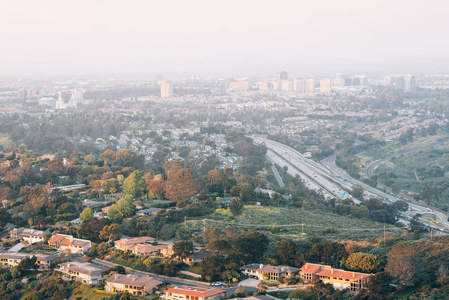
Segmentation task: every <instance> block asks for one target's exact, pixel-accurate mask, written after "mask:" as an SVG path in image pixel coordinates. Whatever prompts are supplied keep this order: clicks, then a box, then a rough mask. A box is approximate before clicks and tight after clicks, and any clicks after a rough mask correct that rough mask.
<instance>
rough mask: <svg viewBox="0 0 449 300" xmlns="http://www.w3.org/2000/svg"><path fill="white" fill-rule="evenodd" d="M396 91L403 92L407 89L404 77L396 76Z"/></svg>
mask: <svg viewBox="0 0 449 300" xmlns="http://www.w3.org/2000/svg"><path fill="white" fill-rule="evenodd" d="M394 89H395V90H397V91H403V90H404V89H405V82H404V76H402V75H399V76H395V78H394Z"/></svg>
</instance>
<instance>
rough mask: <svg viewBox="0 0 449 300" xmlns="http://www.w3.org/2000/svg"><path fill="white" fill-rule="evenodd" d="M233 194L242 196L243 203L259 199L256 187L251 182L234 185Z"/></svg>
mask: <svg viewBox="0 0 449 300" xmlns="http://www.w3.org/2000/svg"><path fill="white" fill-rule="evenodd" d="M230 192H231V195H233V196H237V197H240V199H242V201H243V203H248V202H254V201H256V200H257V195H256V192H255V191H254V188H253V186H252V185H251V184H249V183H240V184H237V185H236V186H234V187H232V189H231V191H230Z"/></svg>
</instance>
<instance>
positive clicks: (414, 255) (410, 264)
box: [385, 242, 427, 286]
mask: <svg viewBox="0 0 449 300" xmlns="http://www.w3.org/2000/svg"><path fill="white" fill-rule="evenodd" d="M385 271H386V272H388V273H389V274H390V275H391V276H393V278H394V279H395V281H396V282H397V283H399V284H400V285H402V286H412V285H414V284H415V283H418V282H421V281H424V280H425V279H426V277H427V272H426V271H427V264H426V262H425V260H424V259H423V258H422V254H421V252H420V251H419V249H418V248H417V247H416V246H414V245H411V244H406V243H404V242H400V243H397V244H396V245H394V246H393V247H392V248H391V250H390V252H389V253H388V263H387V265H386V266H385Z"/></svg>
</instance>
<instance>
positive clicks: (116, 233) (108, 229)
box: [99, 223, 122, 242]
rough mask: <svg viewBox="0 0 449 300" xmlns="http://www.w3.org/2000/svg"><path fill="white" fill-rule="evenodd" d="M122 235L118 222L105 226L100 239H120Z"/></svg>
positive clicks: (108, 240)
mask: <svg viewBox="0 0 449 300" xmlns="http://www.w3.org/2000/svg"><path fill="white" fill-rule="evenodd" d="M121 236H122V233H121V231H120V227H119V226H118V224H116V223H112V224H111V225H109V226H108V225H106V226H104V227H103V229H102V230H101V231H100V234H99V238H100V240H102V241H107V242H110V241H115V240H118V239H119V238H120V237H121Z"/></svg>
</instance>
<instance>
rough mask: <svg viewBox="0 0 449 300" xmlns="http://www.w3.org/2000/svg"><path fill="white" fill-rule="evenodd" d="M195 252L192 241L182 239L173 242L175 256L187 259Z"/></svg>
mask: <svg viewBox="0 0 449 300" xmlns="http://www.w3.org/2000/svg"><path fill="white" fill-rule="evenodd" d="M192 253H193V243H192V242H190V241H181V242H175V243H173V256H175V257H179V258H180V259H185V258H186V257H187V256H189V255H191V254H192Z"/></svg>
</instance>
